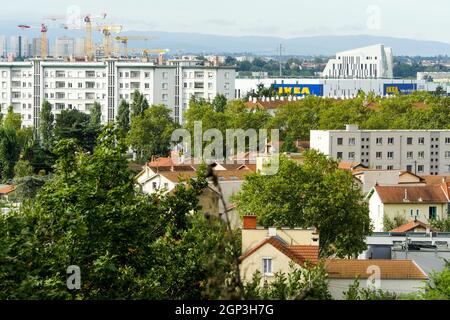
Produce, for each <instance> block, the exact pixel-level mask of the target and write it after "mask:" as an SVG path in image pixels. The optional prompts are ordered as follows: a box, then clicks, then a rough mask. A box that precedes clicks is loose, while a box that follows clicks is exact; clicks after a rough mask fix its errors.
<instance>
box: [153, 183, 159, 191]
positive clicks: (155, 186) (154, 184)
mask: <svg viewBox="0 0 450 320" xmlns="http://www.w3.org/2000/svg"><path fill="white" fill-rule="evenodd" d="M152 187H153V190H155V189H156V188H157V187H158V185H157V184H156V182H153V183H152Z"/></svg>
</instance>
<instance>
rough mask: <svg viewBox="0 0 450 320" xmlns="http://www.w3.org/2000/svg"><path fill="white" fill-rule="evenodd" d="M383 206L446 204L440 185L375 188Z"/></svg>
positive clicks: (446, 200) (445, 197)
mask: <svg viewBox="0 0 450 320" xmlns="http://www.w3.org/2000/svg"><path fill="white" fill-rule="evenodd" d="M375 190H376V192H377V193H378V196H379V197H380V199H381V201H382V202H383V203H384V204H399V203H448V199H447V196H446V194H445V192H444V190H443V189H442V187H441V186H440V185H435V186H375Z"/></svg>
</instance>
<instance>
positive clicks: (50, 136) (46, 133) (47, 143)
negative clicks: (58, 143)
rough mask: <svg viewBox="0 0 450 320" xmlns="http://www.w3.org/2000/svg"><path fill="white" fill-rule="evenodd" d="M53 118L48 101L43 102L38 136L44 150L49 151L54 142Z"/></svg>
mask: <svg viewBox="0 0 450 320" xmlns="http://www.w3.org/2000/svg"><path fill="white" fill-rule="evenodd" d="M54 122H55V116H54V115H53V113H52V105H51V104H50V102H48V101H46V100H45V101H44V102H43V103H42V107H41V113H40V117H39V136H40V140H41V146H42V147H43V148H44V149H45V150H51V148H52V146H53V140H54V126H55V124H54Z"/></svg>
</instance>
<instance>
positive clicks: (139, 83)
mask: <svg viewBox="0 0 450 320" xmlns="http://www.w3.org/2000/svg"><path fill="white" fill-rule="evenodd" d="M234 80H235V69H234V68H230V67H203V66H198V65H183V64H180V65H177V64H176V63H172V64H170V65H155V64H153V63H147V62H134V61H130V60H125V61H120V60H113V59H111V60H106V61H101V62H65V61H61V60H45V61H43V60H39V59H33V60H30V61H25V62H2V63H0V106H1V113H3V114H5V113H6V112H7V109H8V106H10V105H12V106H13V107H14V111H15V112H16V113H19V114H22V119H23V125H24V126H33V125H34V126H37V125H38V123H39V111H40V106H41V105H42V102H43V101H44V100H48V101H49V102H50V103H51V104H52V106H53V111H54V113H55V114H58V113H59V112H61V110H64V109H77V110H80V111H82V112H87V113H89V112H90V108H91V107H92V106H93V104H94V102H99V103H100V104H101V106H102V122H104V123H106V122H112V121H114V120H115V118H116V116H117V110H118V105H119V103H120V101H121V100H122V99H123V100H126V101H131V100H132V94H133V92H134V91H135V90H139V91H140V92H141V93H142V94H144V96H145V97H146V98H147V100H148V102H149V104H150V105H152V104H164V105H166V106H167V107H169V108H170V109H171V110H172V111H173V117H174V119H175V120H176V121H177V122H180V123H182V122H183V112H184V111H185V110H186V109H187V108H188V105H189V100H190V98H191V96H192V95H194V96H196V97H197V98H204V99H207V100H208V99H214V97H215V96H216V95H218V94H223V95H225V96H226V97H227V98H228V99H234V92H235V89H234Z"/></svg>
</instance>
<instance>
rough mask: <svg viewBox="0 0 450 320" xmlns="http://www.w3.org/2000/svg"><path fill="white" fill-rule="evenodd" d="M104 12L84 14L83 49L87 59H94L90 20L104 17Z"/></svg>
mask: <svg viewBox="0 0 450 320" xmlns="http://www.w3.org/2000/svg"><path fill="white" fill-rule="evenodd" d="M105 18H106V13H103V14H101V15H93V14H86V15H85V16H84V23H85V28H86V38H85V40H84V51H85V54H86V56H87V58H88V60H89V61H92V60H93V59H94V42H93V40H92V21H93V20H94V19H105Z"/></svg>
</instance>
